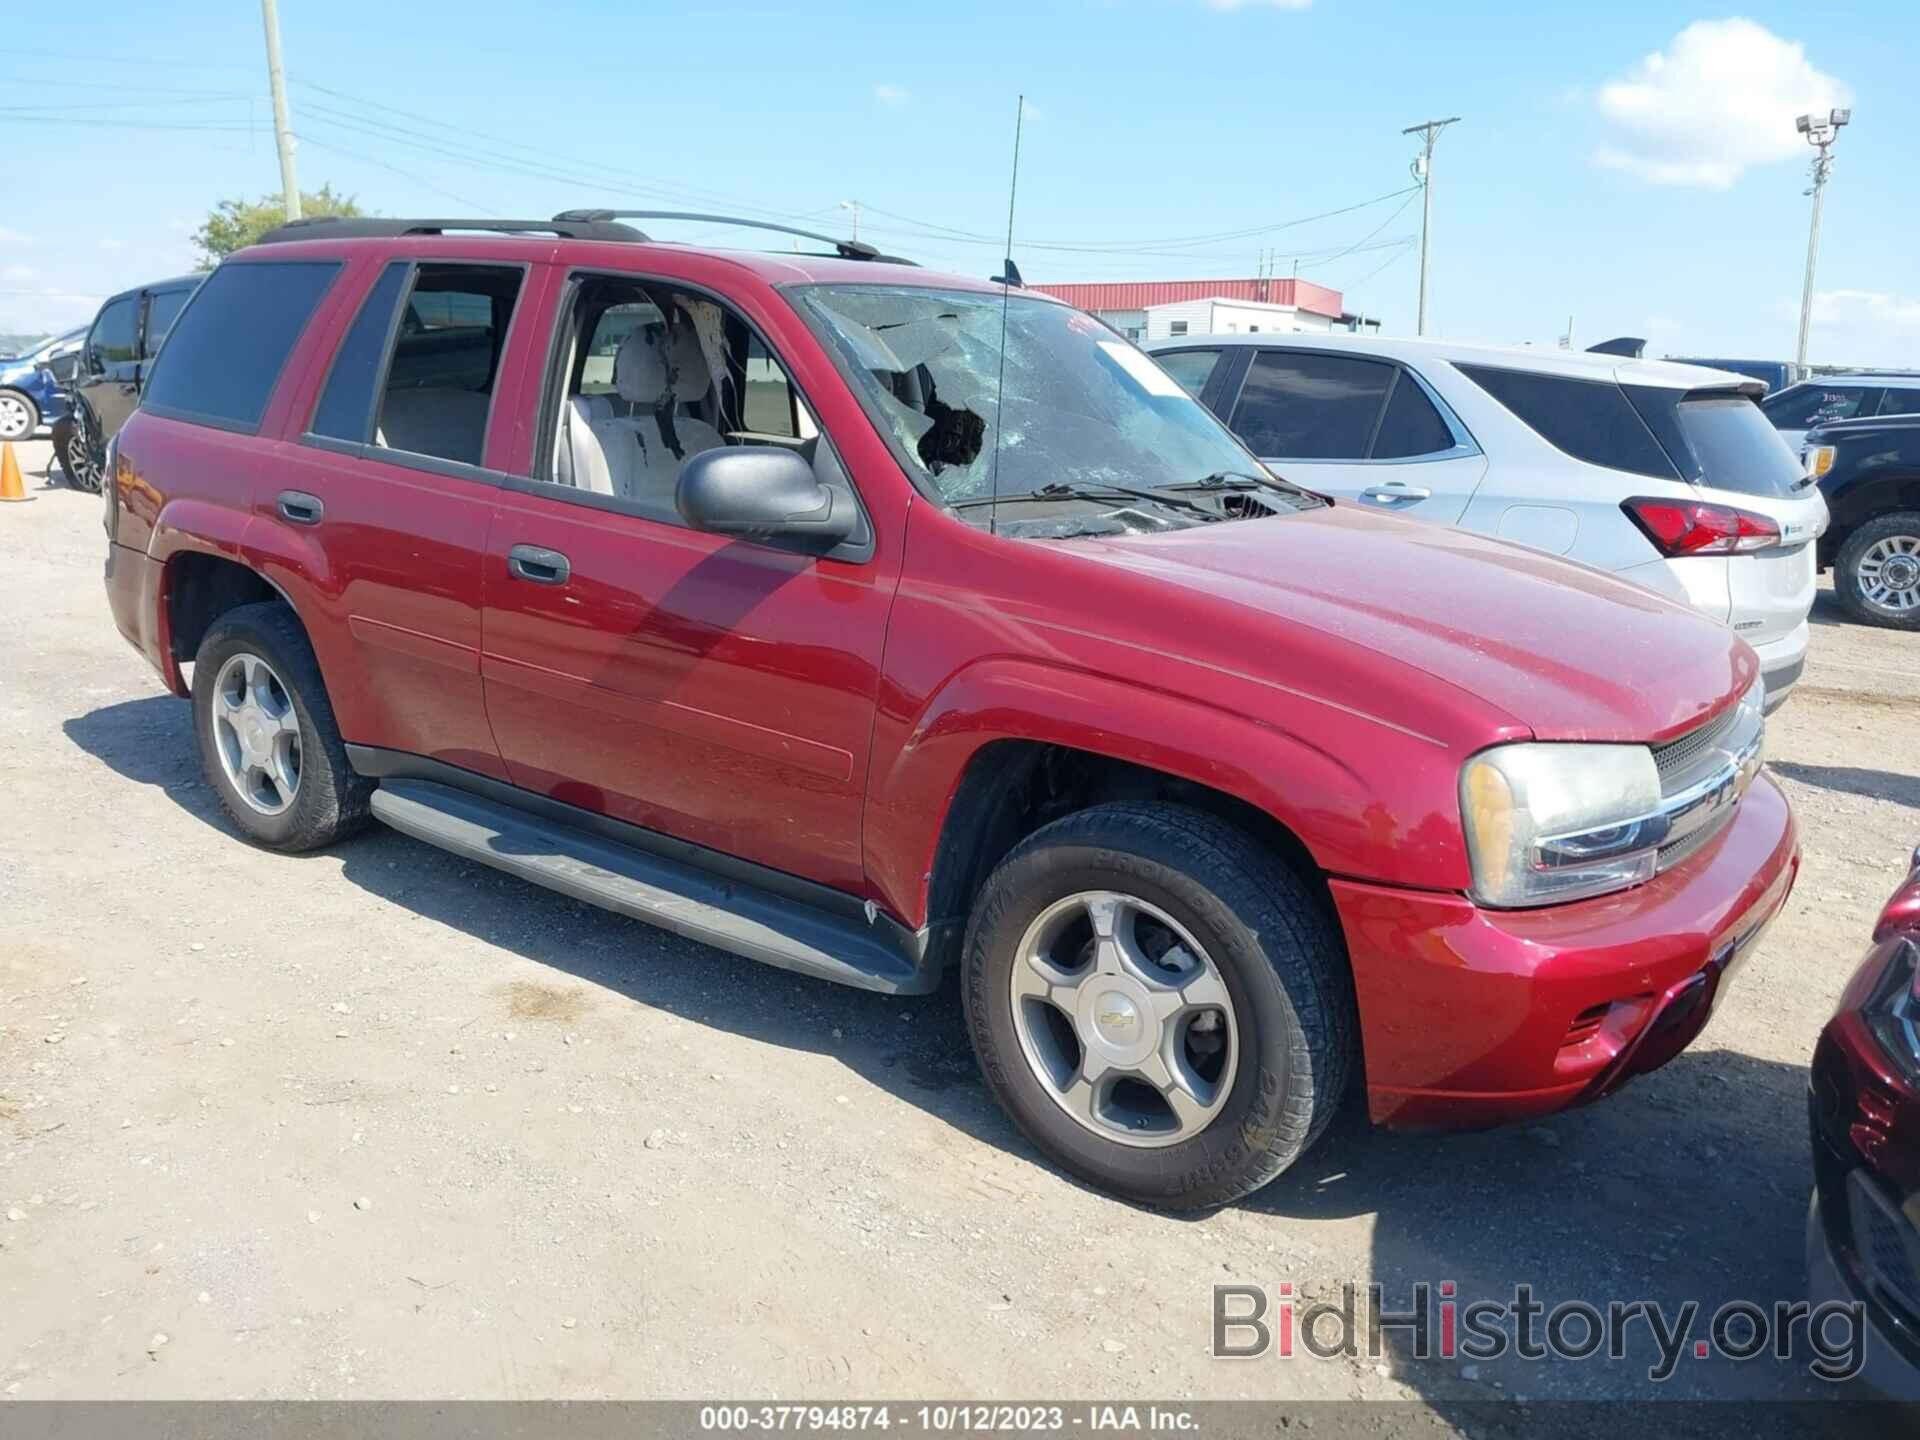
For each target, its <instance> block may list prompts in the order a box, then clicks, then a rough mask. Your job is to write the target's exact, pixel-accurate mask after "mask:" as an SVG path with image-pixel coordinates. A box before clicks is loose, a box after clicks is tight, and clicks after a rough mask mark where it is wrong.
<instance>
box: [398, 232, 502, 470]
mask: <svg viewBox="0 0 1920 1440" xmlns="http://www.w3.org/2000/svg"><path fill="white" fill-rule="evenodd" d="M521 278H522V272H521V270H520V269H519V267H518V266H511V265H456V264H437V263H436V264H432V265H421V266H419V267H418V268H417V269H416V270H415V271H414V276H413V293H412V294H410V295H409V296H408V297H407V305H406V309H405V311H404V312H403V313H402V314H401V316H400V324H399V327H398V330H399V333H398V334H397V335H396V336H395V337H394V342H393V353H392V355H391V356H390V357H389V358H388V360H387V368H386V386H385V388H384V389H383V390H382V391H381V394H380V408H379V413H378V416H377V418H376V419H375V421H374V430H373V443H374V444H375V445H377V446H380V447H382V448H384V449H388V450H400V451H405V452H406V453H407V454H409V455H426V456H430V457H432V458H433V459H436V460H453V461H457V462H459V463H460V464H463V465H478V464H480V463H481V460H482V458H483V456H484V453H485V451H486V444H487V414H488V411H489V410H490V409H491V407H492V404H493V381H494V377H495V375H497V374H498V373H499V369H500V351H501V348H502V346H503V345H504V344H505V343H506V336H507V326H508V323H509V322H510V321H511V320H512V318H513V307H514V302H515V301H516V300H518V299H519V297H520V281H521Z"/></svg>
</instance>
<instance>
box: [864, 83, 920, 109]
mask: <svg viewBox="0 0 1920 1440" xmlns="http://www.w3.org/2000/svg"><path fill="white" fill-rule="evenodd" d="M873 98H874V99H876V100H878V101H879V102H880V103H881V104H882V105H904V104H906V103H907V101H909V100H911V99H912V98H913V92H912V91H910V90H908V89H907V87H906V86H904V85H876V86H874V87H873Z"/></svg>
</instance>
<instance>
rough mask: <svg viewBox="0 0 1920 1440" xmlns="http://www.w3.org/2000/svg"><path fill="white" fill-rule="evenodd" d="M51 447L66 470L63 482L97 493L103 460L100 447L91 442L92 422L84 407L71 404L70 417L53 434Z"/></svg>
mask: <svg viewBox="0 0 1920 1440" xmlns="http://www.w3.org/2000/svg"><path fill="white" fill-rule="evenodd" d="M54 448H55V449H56V450H57V451H58V452H59V454H60V468H61V469H63V470H65V471H66V472H67V483H68V484H69V485H71V486H73V488H74V489H76V490H85V491H86V492H87V493H88V494H91V495H98V494H99V493H100V481H101V471H102V468H103V462H102V460H101V454H100V447H99V446H98V445H97V444H95V442H94V428H93V422H92V421H91V420H90V419H89V418H88V416H87V412H86V411H85V410H84V409H82V408H80V407H77V406H76V407H75V409H74V413H73V415H72V417H71V418H70V419H69V420H67V421H66V422H65V423H64V424H63V425H62V426H61V427H60V433H59V434H57V435H55V436H54Z"/></svg>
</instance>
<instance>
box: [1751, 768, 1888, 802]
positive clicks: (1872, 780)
mask: <svg viewBox="0 0 1920 1440" xmlns="http://www.w3.org/2000/svg"><path fill="white" fill-rule="evenodd" d="M1767 768H1768V769H1769V770H1772V771H1773V772H1774V773H1775V774H1778V775H1784V776H1786V777H1787V778H1788V779H1789V780H1798V781H1799V782H1800V783H1801V784H1802V785H1815V786H1818V787H1819V788H1820V789H1822V790H1834V791H1837V792H1839V793H1840V794H1842V795H1864V796H1866V797H1867V798H1868V799H1870V800H1891V801H1892V802H1893V803H1894V804H1895V805H1905V806H1906V807H1907V808H1909V809H1911V810H1920V775H1899V774H1895V773H1894V772H1893V771H1891V770H1866V769H1862V768H1860V767H1858V766H1853V765H1799V764H1795V763H1794V762H1793V761H1791V760H1769V761H1768V762H1767Z"/></svg>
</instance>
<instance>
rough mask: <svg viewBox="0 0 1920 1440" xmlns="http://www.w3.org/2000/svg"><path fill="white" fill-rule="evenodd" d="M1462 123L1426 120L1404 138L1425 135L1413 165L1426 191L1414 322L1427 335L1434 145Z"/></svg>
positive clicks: (1409, 129)
mask: <svg viewBox="0 0 1920 1440" xmlns="http://www.w3.org/2000/svg"><path fill="white" fill-rule="evenodd" d="M1459 123H1460V117H1459V116H1458V115H1449V116H1448V117H1447V118H1446V119H1444V120H1427V121H1424V122H1422V123H1421V124H1419V125H1409V126H1408V127H1407V128H1406V129H1404V130H1402V131H1401V132H1400V133H1401V134H1402V135H1422V136H1425V137H1426V142H1427V143H1426V148H1425V149H1424V150H1422V151H1421V153H1420V158H1419V159H1417V160H1415V161H1414V162H1413V178H1414V179H1416V180H1418V181H1419V182H1420V189H1421V191H1422V192H1423V193H1422V195H1421V197H1420V199H1421V206H1420V311H1419V318H1418V319H1417V320H1416V321H1415V326H1414V332H1413V333H1414V334H1416V335H1424V334H1426V333H1427V236H1428V234H1429V233H1430V232H1431V231H1432V229H1433V142H1434V141H1435V140H1438V139H1439V138H1440V132H1441V131H1442V130H1444V129H1446V128H1447V126H1449V125H1457V124H1459Z"/></svg>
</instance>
